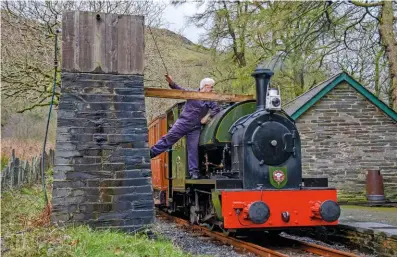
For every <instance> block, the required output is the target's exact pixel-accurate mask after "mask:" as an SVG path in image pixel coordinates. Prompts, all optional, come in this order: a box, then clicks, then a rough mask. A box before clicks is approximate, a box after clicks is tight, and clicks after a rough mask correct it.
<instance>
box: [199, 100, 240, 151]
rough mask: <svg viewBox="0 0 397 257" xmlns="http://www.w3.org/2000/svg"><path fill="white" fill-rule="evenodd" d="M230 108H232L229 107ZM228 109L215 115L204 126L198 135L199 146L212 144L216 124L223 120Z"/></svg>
mask: <svg viewBox="0 0 397 257" xmlns="http://www.w3.org/2000/svg"><path fill="white" fill-rule="evenodd" d="M229 108H232V107H229ZM229 108H227V109H225V110H222V111H221V112H219V113H218V114H217V115H215V116H214V117H213V118H212V120H211V121H210V122H209V123H208V124H206V125H205V126H204V128H203V130H202V131H201V134H200V142H199V145H208V144H213V143H214V142H213V141H214V135H215V130H216V128H217V126H218V123H219V122H220V120H221V119H222V118H223V116H224V115H225V113H226V112H227V111H228V110H229Z"/></svg>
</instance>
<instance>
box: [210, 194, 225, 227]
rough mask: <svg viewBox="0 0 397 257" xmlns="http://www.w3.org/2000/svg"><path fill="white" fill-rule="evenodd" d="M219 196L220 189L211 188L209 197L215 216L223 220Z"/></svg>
mask: <svg viewBox="0 0 397 257" xmlns="http://www.w3.org/2000/svg"><path fill="white" fill-rule="evenodd" d="M220 196H221V192H220V191H216V190H212V192H211V199H212V205H213V206H214V209H215V213H216V216H217V218H218V219H220V220H223V216H222V206H221V201H220Z"/></svg>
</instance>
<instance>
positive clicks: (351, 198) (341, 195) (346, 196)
mask: <svg viewBox="0 0 397 257" xmlns="http://www.w3.org/2000/svg"><path fill="white" fill-rule="evenodd" d="M338 202H355V203H361V202H363V203H364V202H367V198H366V196H365V193H363V192H354V193H353V192H345V191H342V190H338Z"/></svg>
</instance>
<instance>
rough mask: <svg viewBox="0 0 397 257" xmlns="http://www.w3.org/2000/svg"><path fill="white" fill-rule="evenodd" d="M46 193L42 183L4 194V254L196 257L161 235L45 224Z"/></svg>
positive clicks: (2, 227)
mask: <svg viewBox="0 0 397 257" xmlns="http://www.w3.org/2000/svg"><path fill="white" fill-rule="evenodd" d="M42 195H43V194H42V191H41V189H40V186H34V187H30V188H23V189H21V190H18V191H16V190H15V191H9V192H6V193H3V194H2V199H1V201H2V208H1V214H2V215H1V230H2V235H1V236H2V246H1V251H2V256H145V257H146V256H175V257H178V256H192V255H190V254H187V253H185V252H183V251H182V250H180V249H179V248H177V247H175V246H174V245H173V244H172V243H171V242H170V241H168V240H166V239H164V238H163V237H161V236H158V238H157V239H156V240H153V239H149V238H148V237H147V236H146V235H141V234H137V235H132V234H126V233H122V232H111V231H106V230H103V231H95V230H93V229H91V228H89V227H87V226H75V227H74V226H69V227H56V226H53V225H49V224H47V225H44V226H43V225H42V224H40V222H39V221H40V219H42V217H40V214H41V213H42V211H43V206H44V200H43V196H42ZM38 224H39V225H38Z"/></svg>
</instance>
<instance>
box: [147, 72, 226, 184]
mask: <svg viewBox="0 0 397 257" xmlns="http://www.w3.org/2000/svg"><path fill="white" fill-rule="evenodd" d="M165 78H166V80H167V82H168V85H169V87H170V88H172V89H177V90H186V89H184V88H183V87H181V86H178V85H177V84H176V83H175V82H174V81H173V80H172V78H171V76H169V75H168V74H167V75H165ZM214 84H215V81H214V80H213V79H210V78H205V79H203V80H201V82H200V88H199V91H200V92H211V91H212V88H213V86H214ZM208 111H209V113H208ZM219 111H220V108H219V107H218V105H217V104H216V103H215V102H212V101H201V100H187V101H186V104H185V106H184V108H183V111H182V113H181V115H180V116H179V118H178V120H177V121H176V122H175V124H174V125H173V126H172V128H171V129H170V131H168V133H167V134H166V135H165V136H163V137H162V138H161V139H160V140H159V141H158V142H157V143H156V144H155V145H153V146H152V148H151V149H150V157H151V158H153V157H155V156H157V155H159V154H161V153H162V152H164V151H165V150H167V149H168V148H169V147H171V146H172V145H173V144H175V143H176V142H177V141H178V140H179V139H180V138H181V137H183V136H185V135H186V142H187V153H188V166H189V174H190V177H191V178H192V179H198V178H199V177H200V175H199V169H198V164H199V163H198V162H199V160H198V159H199V156H198V143H199V139H200V130H201V124H205V123H207V122H208V119H209V117H213V116H214V115H215V114H217V113H218V112H219Z"/></svg>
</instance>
